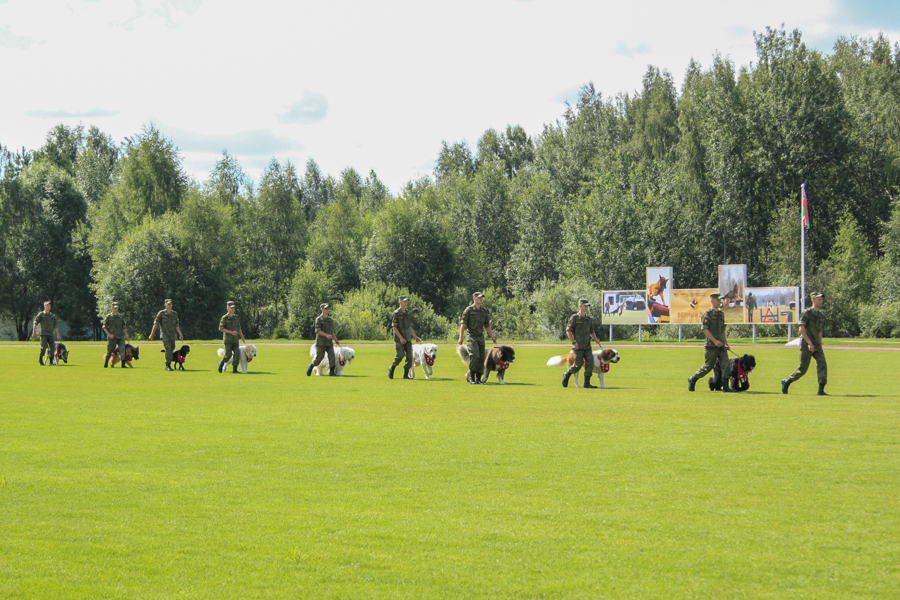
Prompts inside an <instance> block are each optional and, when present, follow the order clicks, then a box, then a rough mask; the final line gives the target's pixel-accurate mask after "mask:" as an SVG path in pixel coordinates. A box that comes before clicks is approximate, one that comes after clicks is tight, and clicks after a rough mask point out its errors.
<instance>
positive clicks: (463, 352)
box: [456, 345, 469, 364]
mask: <svg viewBox="0 0 900 600" xmlns="http://www.w3.org/2000/svg"><path fill="white" fill-rule="evenodd" d="M456 353H457V354H459V357H460V358H461V359H462V361H463V362H464V363H465V364H469V349H468V348H466V347H465V346H462V345H458V346H456Z"/></svg>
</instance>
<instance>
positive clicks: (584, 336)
mask: <svg viewBox="0 0 900 600" xmlns="http://www.w3.org/2000/svg"><path fill="white" fill-rule="evenodd" d="M590 306H591V303H590V302H588V301H587V300H585V299H584V298H582V299H581V300H579V301H578V312H577V313H575V314H574V315H572V316H571V317H569V324H568V325H566V335H567V336H568V337H569V341H570V342H572V352H573V353H574V354H575V364H573V365H572V368H571V369H569V370H568V371H566V372H565V373H563V379H562V384H563V387H569V377H571V376H572V375H574V374H575V373H577V372H578V371H580V370H581V365H584V387H586V388H594V389H596V388H597V386H596V385H591V376H592V375H593V374H594V355H593V353H592V352H591V338H594V341H596V342H597V345H599V346H600V347H601V348H602V347H603V344H601V343H600V339H599V338H598V337H597V329H596V327H595V326H594V319H592V318H591V317H590V316H589V315H588V314H587V311H588V308H590Z"/></svg>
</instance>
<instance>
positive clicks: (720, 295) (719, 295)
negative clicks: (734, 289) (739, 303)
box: [709, 292, 722, 300]
mask: <svg viewBox="0 0 900 600" xmlns="http://www.w3.org/2000/svg"><path fill="white" fill-rule="evenodd" d="M709 297H710V298H715V299H716V300H721V299H722V294H720V293H719V292H715V293H714V294H710V295H709Z"/></svg>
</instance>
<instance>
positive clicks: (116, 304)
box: [110, 302, 119, 308]
mask: <svg viewBox="0 0 900 600" xmlns="http://www.w3.org/2000/svg"><path fill="white" fill-rule="evenodd" d="M110 306H112V307H113V308H119V303H118V302H113V303H112V304H111V305H110Z"/></svg>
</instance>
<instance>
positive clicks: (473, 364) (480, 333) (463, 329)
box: [457, 292, 497, 383]
mask: <svg viewBox="0 0 900 600" xmlns="http://www.w3.org/2000/svg"><path fill="white" fill-rule="evenodd" d="M483 302H484V294H482V293H481V292H475V293H474V294H472V304H470V305H469V306H467V307H466V310H464V311H463V314H462V317H460V319H459V341H458V342H457V344H459V345H460V346H462V343H463V335H465V337H466V350H467V351H468V354H469V371H468V373H466V381H468V382H469V383H481V378H482V376H483V374H484V357H485V354H484V330H485V329H487V332H488V335H490V336H491V341H492V342H494V343H495V344H496V343H497V337H496V336H495V335H494V332H493V330H492V329H491V314H490V313H489V312H488V309H486V308H484V307H482V306H481V305H482V303H483Z"/></svg>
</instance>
